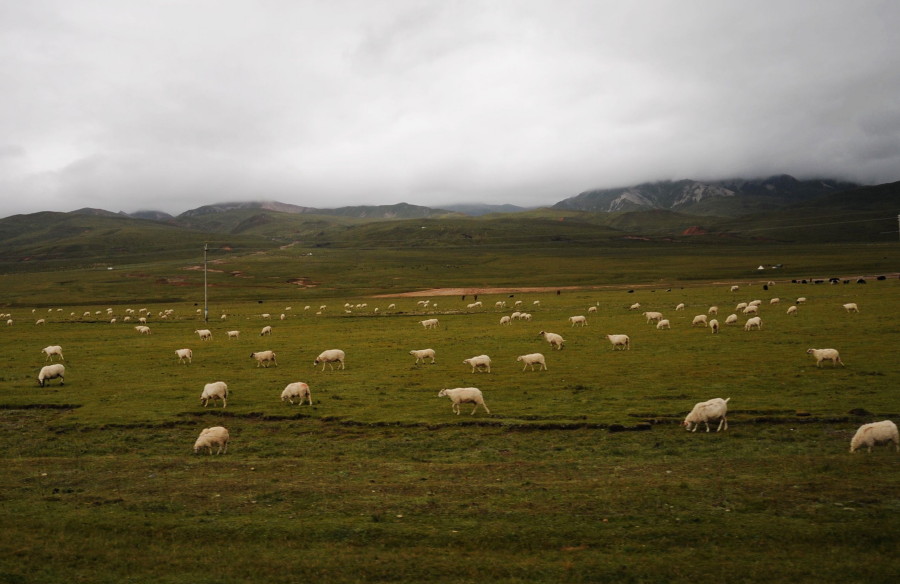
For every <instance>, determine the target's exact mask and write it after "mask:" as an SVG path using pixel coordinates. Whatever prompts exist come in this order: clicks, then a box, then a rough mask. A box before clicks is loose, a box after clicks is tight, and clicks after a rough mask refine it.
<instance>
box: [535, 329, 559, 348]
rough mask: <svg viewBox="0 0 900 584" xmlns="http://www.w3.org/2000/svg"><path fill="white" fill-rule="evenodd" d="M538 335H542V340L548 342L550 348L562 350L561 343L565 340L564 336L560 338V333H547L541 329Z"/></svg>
mask: <svg viewBox="0 0 900 584" xmlns="http://www.w3.org/2000/svg"><path fill="white" fill-rule="evenodd" d="M538 336H539V337H544V340H545V341H547V342H548V343H550V347H551V348H553V349H557V350H559V351H562V348H563V343H565V342H566V340H565V339H564V338H562V337H561V336H560V335H558V334H556V333H548V332H545V331H541V332H539V333H538Z"/></svg>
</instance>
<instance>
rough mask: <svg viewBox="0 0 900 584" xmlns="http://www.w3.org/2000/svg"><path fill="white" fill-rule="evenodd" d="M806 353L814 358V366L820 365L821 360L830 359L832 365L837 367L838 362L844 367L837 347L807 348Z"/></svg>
mask: <svg viewBox="0 0 900 584" xmlns="http://www.w3.org/2000/svg"><path fill="white" fill-rule="evenodd" d="M806 354H807V355H812V356H813V357H815V358H816V367H821V366H822V361H831V363H832V366H833V367H837V364H838V363H840V364H841V367H846V365H844V362H843V361H841V355H840V353H838V351H837V349H807V350H806Z"/></svg>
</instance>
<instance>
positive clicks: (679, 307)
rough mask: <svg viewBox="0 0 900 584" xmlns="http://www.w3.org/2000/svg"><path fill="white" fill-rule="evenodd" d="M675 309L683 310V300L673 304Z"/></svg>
mask: <svg viewBox="0 0 900 584" xmlns="http://www.w3.org/2000/svg"><path fill="white" fill-rule="evenodd" d="M675 310H684V302H679V303H678V304H677V305H676V306H675Z"/></svg>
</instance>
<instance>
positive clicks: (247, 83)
mask: <svg viewBox="0 0 900 584" xmlns="http://www.w3.org/2000/svg"><path fill="white" fill-rule="evenodd" d="M898 17H900V4H897V3H895V2H878V1H863V2H858V3H852V4H851V3H846V2H839V1H821V0H820V1H812V0H798V1H795V2H774V1H768V0H767V1H763V2H754V3H747V2H737V1H733V0H726V1H713V0H709V1H700V2H691V3H678V2H670V1H664V0H648V1H644V2H628V3H595V2H580V1H563V2H552V3H551V2H548V1H540V2H539V1H524V2H489V1H487V0H481V1H459V2H452V3H451V2H443V3H422V2H418V1H414V0H409V1H389V2H384V3H370V2H360V1H352V0H337V1H335V2H329V3H321V2H311V1H301V2H288V1H279V0H271V1H267V2H259V3H251V2H239V1H236V0H235V1H230V0H229V1H212V0H209V1H206V2H191V3H171V2H162V1H158V2H153V1H151V2H142V3H128V4H127V5H126V4H122V3H121V2H115V1H112V0H95V1H87V2H79V3H77V4H73V3H71V2H67V1H65V0H34V1H32V2H27V3H5V4H4V5H3V6H2V7H0V62H3V63H4V75H3V76H2V77H0V92H2V95H3V98H2V99H3V104H4V107H3V108H2V110H0V192H2V193H3V194H4V197H3V201H4V203H3V211H5V212H4V213H2V214H3V215H9V214H13V213H18V212H32V211H38V210H47V209H50V210H62V211H65V210H71V209H75V208H79V207H83V206H94V207H103V208H107V209H110V210H126V211H134V210H137V209H147V208H154V209H160V210H164V211H168V212H172V213H178V212H181V211H184V210H186V209H188V208H191V207H195V206H198V205H201V204H208V203H213V202H221V201H228V200H248V199H277V200H281V201H284V202H290V203H294V204H299V205H308V206H327V207H333V206H340V205H351V204H353V205H355V204H392V203H397V202H401V201H405V202H409V203H414V204H422V205H433V206H438V205H440V204H449V203H452V202H467V201H492V202H497V203H501V202H505V203H514V204H520V205H540V204H552V203H555V202H556V201H558V200H560V199H562V198H564V197H567V196H571V195H573V194H577V193H578V192H580V191H582V190H585V189H590V188H600V187H614V186H622V185H627V184H632V183H635V182H641V181H646V180H659V179H679V178H697V179H713V178H723V177H732V176H745V177H751V176H763V175H769V174H775V173H782V172H787V173H791V174H794V175H795V176H799V177H804V176H816V175H818V176H832V177H838V178H847V179H851V180H856V181H859V182H863V183H880V182H888V181H895V180H900V176H898V175H900V171H898V169H900V148H898V141H900V138H898V136H900V132H898V130H900V109H898V108H897V106H896V104H895V99H894V96H896V95H898V94H900V45H898V44H897V43H896V42H895V40H894V37H893V31H892V30H890V27H891V26H892V24H893V23H896V22H898V21H900V19H898Z"/></svg>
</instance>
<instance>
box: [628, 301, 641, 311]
mask: <svg viewBox="0 0 900 584" xmlns="http://www.w3.org/2000/svg"><path fill="white" fill-rule="evenodd" d="M640 307H641V303H640V302H635V303H634V304H632V305H631V306H629V307H628V310H637V309H638V308H640Z"/></svg>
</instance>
